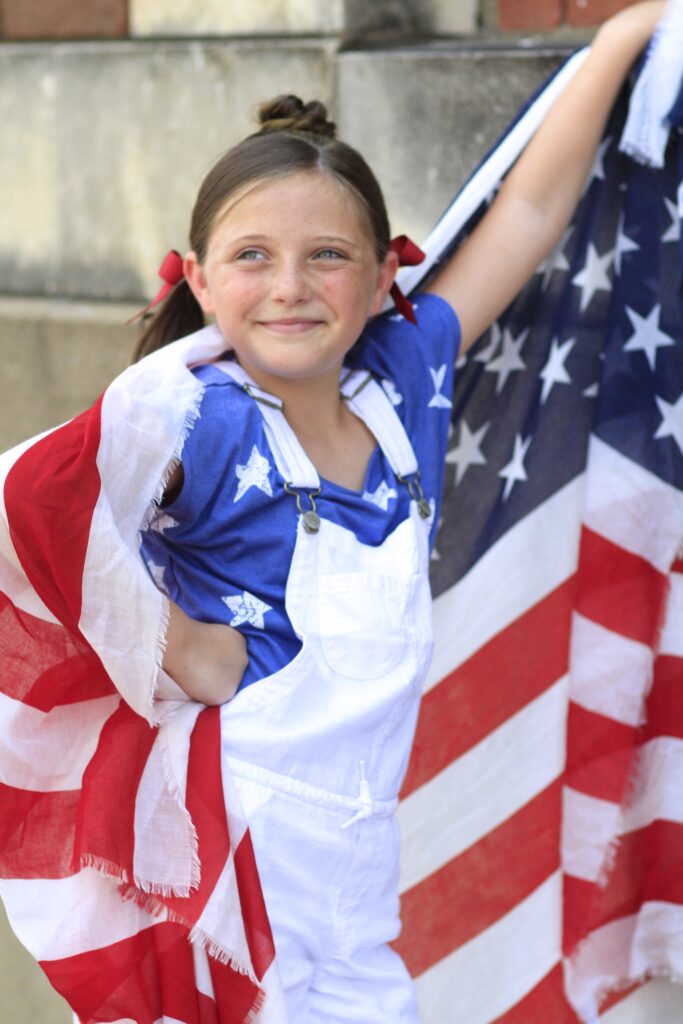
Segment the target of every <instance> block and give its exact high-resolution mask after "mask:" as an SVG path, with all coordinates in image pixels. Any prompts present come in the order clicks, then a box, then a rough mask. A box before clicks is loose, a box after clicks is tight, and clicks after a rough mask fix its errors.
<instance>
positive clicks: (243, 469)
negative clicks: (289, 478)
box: [233, 445, 273, 502]
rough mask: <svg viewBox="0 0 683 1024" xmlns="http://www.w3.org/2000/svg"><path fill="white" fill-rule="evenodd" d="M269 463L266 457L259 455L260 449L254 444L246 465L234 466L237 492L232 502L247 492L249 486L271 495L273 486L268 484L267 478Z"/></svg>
mask: <svg viewBox="0 0 683 1024" xmlns="http://www.w3.org/2000/svg"><path fill="white" fill-rule="evenodd" d="M270 469H271V465H270V462H269V461H268V459H266V458H265V457H264V456H263V455H261V453H260V451H259V450H258V448H257V447H256V445H254V447H253V448H252V449H251V455H250V456H249V461H248V462H247V464H246V465H237V466H236V467H235V473H236V474H237V479H238V480H239V483H238V485H237V493H236V494H235V497H234V499H233V502H236V501H239V500H240V498H243V497H244V495H245V494H246V493H247V491H248V490H249V488H250V487H258V489H259V490H260V491H263V493H264V494H268V495H269V496H271V497H272V495H273V488H272V487H271V486H270V480H269V479H268V473H269V472H270Z"/></svg>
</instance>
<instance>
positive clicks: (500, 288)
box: [428, 0, 665, 350]
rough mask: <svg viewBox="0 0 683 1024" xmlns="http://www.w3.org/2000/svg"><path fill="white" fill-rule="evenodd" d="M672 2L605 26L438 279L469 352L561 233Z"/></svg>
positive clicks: (638, 7) (433, 287) (646, 6)
mask: <svg viewBox="0 0 683 1024" xmlns="http://www.w3.org/2000/svg"><path fill="white" fill-rule="evenodd" d="M664 6H665V4H664V0H647V2H645V3H638V4H635V5H634V6H632V7H628V8H626V9H625V10H623V11H621V12H620V13H619V14H617V15H615V16H614V17H613V18H610V20H609V21H607V22H605V24H604V25H603V26H602V28H600V30H599V31H598V33H597V35H596V37H595V39H594V42H593V45H592V47H591V51H590V53H589V55H588V57H587V59H586V61H585V63H584V64H583V65H582V67H581V68H580V69H579V71H578V72H577V73H576V75H575V77H574V78H573V79H572V81H571V82H570V83H569V85H568V86H567V88H566V89H565V91H564V92H563V93H562V94H561V95H560V96H559V97H558V99H557V100H556V101H555V103H554V104H553V106H552V108H551V110H550V112H549V114H548V115H547V117H546V118H545V120H544V122H543V124H542V125H541V126H540V128H539V129H538V131H537V132H536V134H535V136H534V137H533V139H532V140H531V142H530V143H529V145H528V146H527V148H526V149H525V151H524V153H523V154H522V155H521V157H520V158H519V160H518V161H517V164H516V165H515V167H514V168H513V170H512V171H511V172H510V174H509V175H508V177H507V178H506V180H505V182H504V183H503V185H502V187H501V189H500V192H499V194H498V196H497V197H496V199H495V201H494V202H493V203H492V205H491V208H490V210H489V211H488V212H487V213H486V215H485V216H484V217H483V218H482V220H481V221H480V223H479V225H478V226H477V228H476V229H475V230H474V231H473V232H472V234H471V236H470V237H469V238H468V239H466V240H465V242H464V243H463V244H462V246H461V247H460V248H459V249H458V250H457V252H455V253H454V254H453V256H452V257H451V259H450V260H449V261H448V263H447V264H446V265H445V266H444V267H443V268H442V269H441V270H440V271H439V272H438V274H437V275H436V277H435V278H434V279H433V280H432V281H431V283H430V285H429V287H428V291H431V292H435V293H436V294H437V295H441V296H442V297H443V298H444V299H446V300H447V301H448V302H449V303H450V304H451V305H452V306H453V308H454V309H455V311H456V312H457V314H458V317H459V319H460V323H461V326H462V349H463V350H464V349H466V348H468V347H469V346H470V345H471V344H472V343H473V342H474V341H475V340H476V339H477V338H478V337H479V335H480V334H481V333H482V332H483V331H484V330H486V328H487V327H488V326H489V325H490V324H491V323H492V322H493V321H494V320H495V319H496V317H497V316H499V315H500V313H502V311H503V310H504V309H505V308H506V306H507V305H508V304H509V303H510V302H511V301H512V299H513V298H514V297H515V295H516V294H517V292H519V291H520V289H521V288H522V287H523V285H524V284H525V283H526V281H527V280H528V279H529V278H530V277H531V275H532V274H533V273H534V272H535V271H536V269H537V267H538V266H539V264H540V263H542V261H543V260H544V259H545V257H546V256H547V255H548V253H549V252H551V250H552V249H553V248H554V246H555V245H556V244H557V243H558V242H559V240H560V238H561V237H562V233H563V231H564V229H565V227H566V225H567V223H568V222H569V220H570V218H571V215H572V213H573V211H574V208H575V206H576V203H577V202H578V199H579V197H580V194H581V189H582V187H583V184H584V182H585V180H586V176H587V174H588V171H589V169H590V167H591V164H592V161H593V159H594V156H595V152H596V150H597V147H598V143H599V142H600V139H601V136H602V133H603V130H604V127H605V123H606V121H607V118H608V115H609V112H610V110H611V108H612V105H613V103H614V101H615V99H616V97H617V94H618V92H619V89H620V88H621V85H622V83H623V81H624V79H625V78H626V75H627V74H628V72H629V70H630V68H631V66H632V65H633V62H634V60H635V59H636V57H637V56H638V54H639V53H640V52H641V50H642V49H643V48H644V46H645V44H646V43H647V41H648V39H649V38H650V36H651V35H652V33H653V31H654V29H655V27H656V24H657V22H658V21H659V19H660V18H661V16H662V14H663V12H664Z"/></svg>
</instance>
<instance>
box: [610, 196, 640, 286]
mask: <svg viewBox="0 0 683 1024" xmlns="http://www.w3.org/2000/svg"><path fill="white" fill-rule="evenodd" d="M639 249H640V246H639V245H638V244H637V243H636V242H634V241H633V239H631V238H628V237H627V236H626V235H625V234H624V213H623V211H622V214H621V217H620V218H619V226H618V227H617V245H616V249H615V250H614V267H615V270H616V272H617V274H621V257H622V256H625V255H626V253H629V252H638V251H639Z"/></svg>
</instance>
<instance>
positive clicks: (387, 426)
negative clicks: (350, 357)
mask: <svg viewBox="0 0 683 1024" xmlns="http://www.w3.org/2000/svg"><path fill="white" fill-rule="evenodd" d="M340 390H341V393H342V397H343V398H344V399H345V401H346V404H347V405H348V407H349V409H351V411H352V412H354V413H355V415H356V416H358V418H359V419H361V420H362V421H363V423H365V425H366V427H367V428H368V430H369V431H370V432H371V433H372V434H374V436H375V438H376V439H377V443H378V444H379V446H380V448H381V449H382V451H383V452H384V454H385V456H386V459H387V462H388V463H389V465H390V466H391V468H392V469H393V471H394V473H396V475H397V476H400V477H407V476H412V474H413V473H416V472H417V458H416V456H415V452H414V451H413V446H412V444H411V443H410V439H409V438H408V435H407V434H406V431H405V428H404V426H403V424H402V423H401V421H400V419H399V417H398V414H397V413H396V410H395V409H394V407H393V405H392V403H391V399H390V398H389V396H388V395H387V394H386V392H385V390H384V388H383V387H382V386H381V385H380V384H378V383H377V381H376V380H375V379H374V377H373V376H372V375H371V374H370V373H368V372H367V370H355V371H353V372H352V373H350V374H348V375H347V376H346V377H344V378H343V379H342V382H341V385H340Z"/></svg>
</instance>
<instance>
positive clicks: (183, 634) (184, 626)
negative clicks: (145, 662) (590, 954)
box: [163, 601, 247, 705]
mask: <svg viewBox="0 0 683 1024" xmlns="http://www.w3.org/2000/svg"><path fill="white" fill-rule="evenodd" d="M169 608H170V616H169V623H168V630H167V633H166V650H165V651H164V660H163V667H164V670H165V671H166V672H167V673H168V674H169V676H171V678H172V679H173V680H174V681H175V682H176V683H177V684H178V686H179V687H180V688H181V689H182V690H183V691H184V692H185V693H186V694H187V695H188V697H191V698H192V700H196V701H199V702H200V703H201V704H208V705H214V704H224V703H225V702H226V701H228V700H230V698H231V697H234V695H235V693H236V691H237V687H238V686H239V684H240V681H241V679H242V676H243V675H244V670H245V668H246V667H247V645H246V643H245V640H244V637H243V636H242V634H241V633H239V632H238V631H237V630H236V629H232V628H231V627H230V626H226V625H224V624H223V623H219V622H197V621H196V620H195V619H191V618H190V617H189V616H188V615H186V614H185V612H184V611H183V610H182V609H181V608H179V607H178V605H177V604H174V602H173V601H170V602H169Z"/></svg>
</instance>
